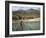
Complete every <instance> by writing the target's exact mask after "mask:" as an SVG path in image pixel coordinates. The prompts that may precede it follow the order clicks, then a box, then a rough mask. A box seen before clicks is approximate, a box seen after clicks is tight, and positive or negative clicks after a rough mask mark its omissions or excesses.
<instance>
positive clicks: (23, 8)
mask: <svg viewBox="0 0 46 38" xmlns="http://www.w3.org/2000/svg"><path fill="white" fill-rule="evenodd" d="M28 9H35V10H39V9H40V8H39V7H19V6H13V7H12V11H17V10H28Z"/></svg>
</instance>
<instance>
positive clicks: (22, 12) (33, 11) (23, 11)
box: [12, 9, 40, 15]
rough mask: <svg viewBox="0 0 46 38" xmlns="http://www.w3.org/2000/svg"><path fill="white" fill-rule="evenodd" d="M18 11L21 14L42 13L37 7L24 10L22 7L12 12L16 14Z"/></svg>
mask: <svg viewBox="0 0 46 38" xmlns="http://www.w3.org/2000/svg"><path fill="white" fill-rule="evenodd" d="M17 13H19V14H25V13H26V14H38V15H39V14H40V10H35V9H28V10H22V9H20V10H17V11H13V12H12V14H13V15H15V14H17Z"/></svg>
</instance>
